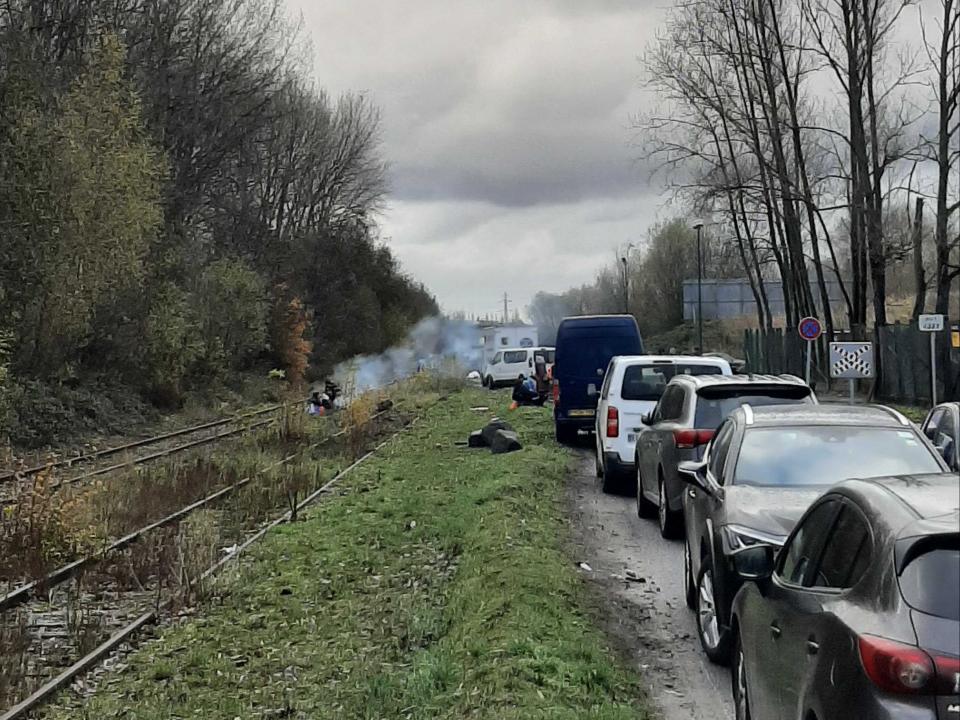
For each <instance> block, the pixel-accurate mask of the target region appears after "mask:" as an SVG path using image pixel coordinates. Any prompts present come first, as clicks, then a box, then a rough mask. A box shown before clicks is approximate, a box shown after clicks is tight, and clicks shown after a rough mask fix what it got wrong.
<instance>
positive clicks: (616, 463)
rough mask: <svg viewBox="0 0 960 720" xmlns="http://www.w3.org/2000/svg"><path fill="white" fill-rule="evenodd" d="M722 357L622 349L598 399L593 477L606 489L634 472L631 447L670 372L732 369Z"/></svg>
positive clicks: (703, 372) (712, 372)
mask: <svg viewBox="0 0 960 720" xmlns="http://www.w3.org/2000/svg"><path fill="white" fill-rule="evenodd" d="M732 374H733V371H732V370H731V369H730V363H728V362H727V361H726V360H723V359H721V358H715V357H697V356H686V355H663V356H661V355H621V356H618V357H615V358H613V359H612V360H611V361H610V365H609V366H608V367H607V372H606V375H605V376H604V380H603V387H602V388H601V390H600V400H599V403H598V404H597V421H596V433H595V436H596V464H597V477H602V478H603V490H604V492H612V491H613V490H615V489H616V486H617V483H618V482H620V481H621V480H626V479H628V478H629V479H631V480H632V479H633V478H634V477H635V476H636V468H635V467H634V462H635V457H636V454H635V452H634V448H635V446H636V443H637V434H638V433H639V432H640V430H641V429H643V422H642V421H641V418H642V417H643V416H644V415H647V414H649V413H650V412H652V411H653V409H654V408H655V407H656V405H657V401H658V400H659V399H660V396H661V395H663V391H664V389H665V388H666V387H667V383H668V382H670V380H671V378H673V376H674V375H732Z"/></svg>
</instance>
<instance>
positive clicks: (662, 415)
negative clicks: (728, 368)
mask: <svg viewBox="0 0 960 720" xmlns="http://www.w3.org/2000/svg"><path fill="white" fill-rule="evenodd" d="M816 401H817V399H816V396H815V395H814V393H813V391H812V390H811V389H810V387H809V386H807V385H806V384H805V383H804V382H803V381H802V380H801V379H800V378H798V377H794V376H793V375H737V376H734V377H728V376H725V375H724V376H721V375H698V376H686V375H681V376H678V377H675V378H674V379H673V380H672V381H671V382H670V384H669V385H668V386H667V388H666V390H665V391H664V393H663V396H662V397H661V398H660V400H659V402H658V403H657V406H656V407H655V408H654V410H653V412H652V413H651V415H650V416H649V417H648V418H646V419H645V420H644V421H643V424H642V428H643V429H642V430H641V431H640V432H639V434H638V435H637V442H636V458H635V460H634V464H635V467H636V470H637V487H636V494H637V514H638V515H639V516H640V517H653V516H654V515H656V517H657V519H658V521H659V523H660V533H661V535H663V537H665V538H672V537H678V536H679V535H680V531H681V530H682V528H683V483H682V482H681V481H680V478H679V477H678V475H677V466H678V464H679V463H681V462H683V461H684V460H700V459H701V458H702V457H703V450H704V448H705V447H706V445H707V443H708V442H710V438H712V437H713V433H714V431H715V430H716V429H717V427H718V426H719V425H720V423H721V422H722V421H723V419H724V418H725V417H726V416H727V414H728V413H729V412H730V411H731V410H733V409H735V408H737V407H739V406H740V405H742V404H744V403H750V404H751V405H752V406H753V407H760V406H763V405H782V404H797V403H801V404H812V403H816ZM661 498H662V499H661Z"/></svg>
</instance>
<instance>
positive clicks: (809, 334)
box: [797, 317, 823, 385]
mask: <svg viewBox="0 0 960 720" xmlns="http://www.w3.org/2000/svg"><path fill="white" fill-rule="evenodd" d="M797 331H798V332H799V333H800V337H802V338H803V339H804V340H806V341H807V373H806V380H807V385H809V384H810V368H811V365H812V358H813V344H814V343H815V342H816V341H817V339H818V338H819V337H820V336H821V335H823V326H822V325H821V324H820V321H819V320H817V318H815V317H805V318H804V319H803V320H801V321H800V324H799V325H798V326H797Z"/></svg>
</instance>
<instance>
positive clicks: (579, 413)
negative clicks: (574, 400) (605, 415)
mask: <svg viewBox="0 0 960 720" xmlns="http://www.w3.org/2000/svg"><path fill="white" fill-rule="evenodd" d="M596 414H597V411H596V410H571V411H570V412H568V413H567V415H569V416H570V417H593V416H594V415H596Z"/></svg>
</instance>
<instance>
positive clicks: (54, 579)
mask: <svg viewBox="0 0 960 720" xmlns="http://www.w3.org/2000/svg"><path fill="white" fill-rule="evenodd" d="M275 409H276V408H274V410H275ZM393 410H394V408H393V407H391V408H388V409H385V410H383V411H381V412H378V413H376V414H374V415H372V416H370V417H369V418H368V419H367V420H366V421H365V423H364V425H366V426H369V425H371V424H373V423H376V424H377V426H378V428H379V427H380V423H381V420H382V419H383V418H384V417H386V416H388V415H389V414H390V413H391V412H393ZM263 412H266V411H263ZM267 422H269V421H267ZM407 425H409V423H408V424H407ZM407 425H404V427H407ZM348 430H349V429H343V430H340V431H338V432H336V433H333V434H331V435H328V436H327V437H325V438H322V439H320V440H318V441H316V442H313V443H309V444H305V445H304V446H303V447H300V448H297V449H296V450H295V451H294V452H292V453H290V454H288V455H286V456H285V457H283V458H281V459H280V460H277V461H276V462H273V463H270V464H269V465H266V466H264V467H261V468H259V469H258V470H257V471H256V472H255V473H251V474H250V475H248V476H247V477H244V478H241V479H239V480H237V481H235V482H232V483H231V484H229V485H227V486H225V487H223V488H220V489H218V490H217V491H216V492H213V493H211V494H209V495H207V496H206V497H204V498H201V499H200V500H197V501H195V502H192V503H190V504H189V505H186V506H184V507H182V508H180V509H179V510H177V511H176V512H174V513H171V514H168V515H166V516H165V517H163V518H161V519H159V520H156V521H154V522H151V523H149V524H148V525H145V526H144V527H141V528H139V529H138V530H135V531H133V532H131V533H128V534H126V535H124V536H123V537H121V538H118V539H116V540H114V541H113V542H112V543H110V544H109V545H108V546H107V547H106V548H105V549H104V550H103V551H101V552H98V553H95V554H91V555H88V556H84V557H82V558H79V559H77V560H75V561H73V562H71V563H68V564H66V565H64V566H62V567H60V568H57V569H55V570H53V571H52V572H50V573H48V574H47V575H46V576H44V577H43V578H41V579H39V580H36V581H31V582H28V583H24V584H22V585H21V586H19V587H17V588H15V589H13V590H11V591H10V592H8V593H7V594H6V595H4V596H2V597H0V616H2V617H4V618H9V616H10V615H11V614H17V616H18V618H19V620H18V621H19V622H21V623H24V624H25V626H26V627H27V628H28V630H27V632H26V635H27V640H25V642H29V647H28V649H27V650H25V651H24V652H23V655H24V657H33V658H40V659H39V660H35V661H33V664H32V665H29V663H28V665H29V666H28V667H25V668H24V673H25V675H26V676H27V677H28V678H29V679H31V680H32V681H33V682H31V683H30V685H32V686H34V687H35V686H36V685H37V684H39V685H40V686H39V687H38V688H37V689H36V690H35V691H34V692H33V693H32V694H31V695H30V696H29V697H27V698H25V699H23V700H22V701H20V702H18V703H17V704H16V705H14V706H12V707H11V708H10V709H9V710H7V711H6V712H5V713H3V714H2V715H0V720H14V718H21V717H24V716H26V715H27V714H28V713H29V712H30V711H31V710H32V709H34V708H35V707H37V706H38V705H39V704H42V703H43V702H44V701H46V700H47V699H48V698H50V697H51V696H52V695H53V694H55V693H56V692H57V691H58V690H60V689H62V688H63V687H64V686H65V685H66V684H69V683H70V682H71V681H72V679H73V678H75V677H77V676H78V675H80V674H82V673H83V672H86V671H87V670H89V669H90V668H91V667H94V666H95V665H96V664H97V663H98V662H99V661H100V660H101V659H102V658H103V657H105V656H106V655H108V654H110V653H112V652H113V651H114V650H116V649H117V648H118V647H119V646H120V645H122V644H124V643H126V642H128V640H129V638H130V637H131V636H132V635H134V634H135V633H137V632H138V631H139V630H140V629H142V628H143V627H144V626H146V625H148V624H151V623H153V622H155V621H156V620H157V619H158V618H160V617H161V616H162V615H163V614H164V613H165V612H166V611H168V610H170V609H171V608H172V607H173V604H174V602H175V601H176V597H175V596H171V597H169V598H167V599H162V595H163V593H162V585H163V580H162V578H161V579H159V580H158V582H157V586H156V587H144V586H140V587H139V588H137V589H135V590H133V591H130V590H121V589H119V588H117V589H115V590H110V589H108V586H109V581H107V582H104V583H103V584H102V585H101V584H99V582H100V581H99V580H95V581H94V582H93V583H91V582H90V578H91V576H96V573H97V572H98V569H99V568H101V567H102V566H103V565H105V564H107V563H109V562H111V560H112V559H116V558H120V557H121V556H123V554H124V551H125V550H127V549H129V548H130V547H131V546H133V545H134V544H135V543H138V542H139V541H142V540H144V539H145V538H148V536H150V535H151V534H154V533H157V532H158V531H161V530H163V529H164V528H173V527H174V526H177V525H178V524H179V523H180V522H182V521H183V520H185V519H186V518H187V517H189V516H190V515H192V514H193V513H195V512H197V511H198V510H201V509H207V510H210V511H211V512H214V513H216V512H222V511H221V510H218V509H216V508H217V507H218V505H219V504H220V501H222V500H224V499H225V498H227V497H229V496H230V495H233V494H235V493H236V492H237V491H238V490H241V489H242V488H245V487H247V486H249V485H251V484H252V483H254V482H256V481H257V480H258V478H262V477H264V476H266V475H268V474H269V473H270V471H272V470H275V469H277V468H281V467H284V466H287V465H290V464H291V463H293V462H294V461H296V460H297V459H298V458H300V457H302V456H304V455H305V454H307V453H312V452H314V451H316V450H318V449H320V448H322V447H323V446H325V445H328V444H330V443H332V442H333V441H335V440H337V439H338V438H341V437H343V436H345V435H346V434H347V433H348ZM384 444H385V443H381V444H380V445H378V446H377V447H376V448H375V449H374V450H371V451H370V452H368V453H366V454H365V455H363V456H362V457H361V458H360V459H359V460H356V461H355V462H353V463H352V464H350V465H349V466H348V467H347V468H345V469H343V470H340V471H338V472H337V473H336V475H334V476H333V477H332V478H331V479H329V480H327V481H326V482H323V483H322V484H319V483H318V484H319V487H315V488H314V490H313V492H312V493H310V494H309V495H308V496H307V497H305V498H304V499H303V500H301V501H299V502H297V501H296V499H295V500H294V504H293V507H292V508H291V509H289V510H287V511H286V512H285V513H283V514H281V515H279V516H278V517H276V518H274V519H273V520H272V521H270V522H268V523H266V524H263V525H260V526H259V527H251V528H244V530H243V531H242V532H239V533H238V534H237V535H236V536H235V537H232V538H226V539H225V538H220V540H221V543H220V544H222V543H223V542H224V541H226V542H227V543H230V542H231V541H232V544H231V545H229V546H228V548H226V549H225V550H226V552H225V554H224V556H223V557H221V558H219V559H218V560H217V561H216V562H214V563H213V564H212V565H211V566H210V567H208V568H207V569H206V570H205V571H203V572H202V573H201V574H200V575H199V577H198V578H196V581H197V582H202V581H204V580H206V579H207V578H209V577H210V576H212V575H213V574H215V573H216V572H218V571H219V570H220V569H222V568H223V567H224V566H225V565H226V564H227V563H229V562H231V561H233V560H234V559H236V558H237V557H238V556H239V555H240V554H241V553H243V552H244V551H245V550H246V549H247V548H249V547H250V546H251V545H252V544H253V543H255V542H257V541H258V540H259V539H261V538H262V537H263V536H264V535H265V534H266V533H267V532H269V531H270V530H271V529H272V528H274V527H276V526H277V525H280V524H282V523H284V522H287V521H289V520H290V519H291V517H293V516H295V514H296V512H297V511H298V510H299V509H300V508H302V507H305V506H307V505H309V504H312V503H314V502H316V500H317V499H319V498H320V497H322V496H323V495H324V494H325V493H328V492H329V491H330V490H331V488H333V487H334V486H335V485H336V484H337V483H338V482H339V481H340V479H341V478H342V477H344V476H345V475H346V474H347V473H349V472H350V471H351V470H353V468H355V467H356V466H357V465H359V464H361V463H362V462H364V461H366V460H367V459H368V458H369V457H370V456H371V455H373V453H375V452H376V451H377V450H379V449H380V447H382V446H383V445H384ZM295 498H296V496H295ZM80 577H84V578H86V581H87V584H88V585H90V584H92V585H93V586H94V587H93V588H92V589H87V590H83V591H81V590H80V589H79V588H80V582H79V581H78V582H77V588H78V590H77V592H76V595H75V596H73V602H74V604H75V605H76V606H77V607H81V608H82V607H86V608H87V609H86V612H87V615H88V619H89V616H90V615H91V614H93V615H95V619H96V622H94V623H93V624H94V626H95V627H96V629H97V632H96V633H95V635H96V639H97V640H103V638H104V637H105V636H106V635H107V634H109V637H106V639H105V640H103V641H102V642H100V644H98V645H97V647H95V648H94V649H93V650H92V651H89V652H88V651H86V650H87V649H84V651H83V657H82V658H81V659H80V660H79V661H76V662H73V663H72V664H70V665H69V666H68V667H65V668H64V665H66V663H67V662H68V661H69V659H70V658H71V657H75V656H76V654H80V651H79V649H78V646H77V642H76V641H75V639H74V640H71V637H70V632H69V625H70V618H69V610H67V611H66V612H65V611H64V610H63V607H62V604H63V603H62V599H61V606H58V605H57V602H56V600H57V589H58V588H61V587H63V586H65V585H67V584H68V583H69V581H71V580H73V579H77V578H80ZM51 593H53V594H52V595H51ZM60 594H61V595H65V597H66V600H67V602H68V603H69V602H70V598H71V593H70V592H69V591H68V592H66V593H65V594H64V593H60ZM42 595H49V596H50V598H51V599H50V600H44V599H42V597H41V596H42ZM93 608H95V609H93ZM74 625H76V620H75V621H74ZM0 630H2V628H0ZM74 635H76V628H74ZM0 650H2V648H0ZM57 670H60V672H57V673H56V674H55V675H54V674H53V673H54V672H56V671H57Z"/></svg>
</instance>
